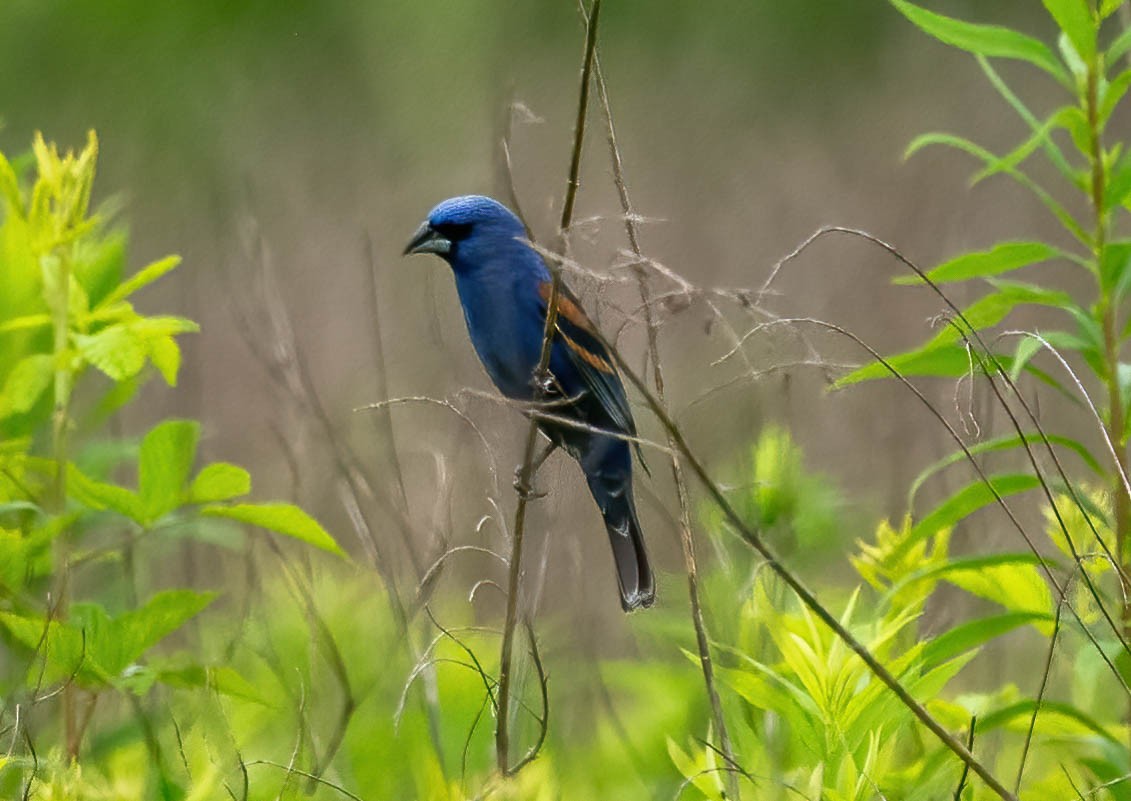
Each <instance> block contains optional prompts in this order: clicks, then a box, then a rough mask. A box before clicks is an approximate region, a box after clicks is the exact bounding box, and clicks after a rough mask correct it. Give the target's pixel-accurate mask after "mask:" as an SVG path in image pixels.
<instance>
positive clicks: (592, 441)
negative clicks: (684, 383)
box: [404, 195, 656, 612]
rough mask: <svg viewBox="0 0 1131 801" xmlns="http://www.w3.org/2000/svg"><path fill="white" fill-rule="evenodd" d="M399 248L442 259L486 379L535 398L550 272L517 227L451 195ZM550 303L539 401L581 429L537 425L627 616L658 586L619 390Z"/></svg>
mask: <svg viewBox="0 0 1131 801" xmlns="http://www.w3.org/2000/svg"><path fill="white" fill-rule="evenodd" d="M404 252H405V254H406V255H407V254H409V253H435V254H436V255H438V256H440V257H441V258H442V259H444V260H445V261H446V262H448V264H449V265H450V266H451V268H452V272H453V273H454V274H455V280H456V290H457V291H458V293H459V301H460V305H462V306H463V316H464V319H465V320H466V321H467V331H468V334H469V335H470V336H471V343H472V345H474V346H475V352H476V353H478V354H479V359H480V361H482V362H483V367H484V368H486V370H487V374H488V375H489V376H490V377H491V380H492V381H494V382H495V386H497V387H498V388H499V390H500V391H501V392H502V393H503V394H504V395H506V396H507V397H508V398H513V399H515V400H520V401H532V400H534V399H535V383H534V372H535V370H536V369H537V367H538V362H539V358H540V356H541V352H542V340H543V335H544V330H545V324H546V309H547V307H548V304H549V297H550V286H551V276H550V271H549V269H548V268H547V267H546V264H545V262H544V261H543V260H542V257H541V256H540V255H539V254H538V253H537V252H536V251H535V250H534V249H533V248H531V247H530V245H529V244H528V243H527V241H526V230H525V228H524V226H523V224H522V221H521V220H519V218H518V217H516V216H515V215H514V214H513V213H512V212H511V211H510V210H509V209H508V208H507V207H506V206H503V205H502V204H501V203H499V202H497V201H495V200H492V199H491V198H488V197H482V196H479V195H470V196H467V197H456V198H451V199H450V200H445V201H444V202H443V203H441V204H440V205H438V206H436V208H434V209H432V211H431V213H430V214H429V215H428V219H427V220H426V221H425V222H424V223H423V224H422V225H421V226H420V228H419V229H418V230H417V232H416V233H415V234H414V235H413V237H412V241H410V242H409V243H408V246H407V247H406V248H405V251H404ZM557 305H558V317H557V324H556V329H557V330H556V331H555V332H554V340H553V344H552V346H551V351H550V373H551V375H552V381H550V387H549V389H548V391H547V392H546V393H545V395H544V396H543V399H544V400H546V401H553V402H555V403H554V407H553V409H552V410H551V411H552V413H553V414H554V415H557V416H560V417H564V418H568V419H570V420H573V421H576V422H578V423H580V424H582V425H584V426H586V427H587V430H583V429H580V428H577V427H574V426H569V425H564V424H562V423H560V422H557V423H556V422H554V421H552V420H545V419H542V420H540V421H539V424H538V425H539V427H540V429H541V431H542V433H543V434H545V435H546V437H548V438H549V440H550V448H549V450H553V449H554V448H555V447H561V448H564V449H565V451H566V452H567V453H569V454H570V455H571V456H573V457H574V458H575V459H577V461H578V463H579V464H580V465H581V469H582V471H583V472H584V473H585V480H586V481H587V482H588V484H589V491H590V492H591V493H592V494H593V499H594V500H595V501H596V502H597V506H598V508H599V509H600V510H601V516H602V517H603V518H604V519H605V528H606V529H607V530H608V533H609V541H610V542H611V543H612V546H613V558H614V560H615V561H616V569H617V581H618V584H619V587H620V597H621V606H622V607H624V609H625V611H626V612H627V611H631V610H633V609H637V608H639V607H647V606H651V605H652V603H653V602H654V601H655V599H656V589H655V582H654V580H653V577H652V568H651V567H650V566H649V564H648V555H647V553H646V552H645V550H644V538H643V536H642V534H641V532H640V523H639V521H638V520H637V517H636V507H635V504H634V503H633V498H632V453H631V451H630V449H629V445H628V442H627V441H626V440H625V439H623V438H621V437H618V436H616V435H617V434H623V435H629V436H634V435H635V433H636V426H635V424H634V423H633V421H632V412H631V410H630V409H629V406H628V399H627V398H626V397H625V392H624V385H623V384H622V383H621V380H620V376H619V375H618V374H617V370H616V366H615V365H614V363H613V359H612V357H611V355H610V354H609V353H608V351H607V350H606V349H605V346H604V345H603V344H602V341H601V339H600V337H599V336H597V329H596V328H595V327H594V326H593V323H592V322H591V321H590V320H589V318H588V317H587V316H586V314H585V312H584V311H582V309H581V305H580V304H579V303H578V301H577V298H576V297H575V296H574V295H573V294H572V293H571V292H570V291H569V290H568V289H566V288H565V287H564V286H563V287H561V288H560V291H559V294H558V304H557ZM594 429H598V430H599V431H598V430H594ZM600 431H608V432H610V433H609V434H603V433H600ZM548 453H549V451H547V454H545V455H548ZM545 455H544V456H543V457H542V458H543V459H544V458H545ZM540 461H541V460H540ZM540 461H539V463H540Z"/></svg>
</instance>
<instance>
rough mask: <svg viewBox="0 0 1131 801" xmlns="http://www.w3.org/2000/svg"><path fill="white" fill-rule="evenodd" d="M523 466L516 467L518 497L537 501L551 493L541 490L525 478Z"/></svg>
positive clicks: (515, 484)
mask: <svg viewBox="0 0 1131 801" xmlns="http://www.w3.org/2000/svg"><path fill="white" fill-rule="evenodd" d="M522 467H523V466H522V465H519V466H518V467H516V468H515V469H514V491H515V492H517V493H518V497H520V498H522V499H523V500H524V501H536V500H538V499H539V498H545V497H546V496H547V495H548V494H549V493H546V492H539V491H538V490H536V489H535V488H534V487H532V486H531V485H530V483H529V482H527V481H524V480H523V478H522Z"/></svg>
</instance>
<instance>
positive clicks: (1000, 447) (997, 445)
mask: <svg viewBox="0 0 1131 801" xmlns="http://www.w3.org/2000/svg"><path fill="white" fill-rule="evenodd" d="M1023 341H1026V342H1034V341H1035V340H1032V339H1025V340H1023ZM1046 436H1047V437H1048V440H1049V442H1051V443H1052V444H1054V445H1059V446H1061V447H1063V448H1067V449H1068V450H1070V451H1072V452H1073V453H1075V454H1076V455H1077V456H1079V457H1080V460H1081V461H1082V462H1084V464H1086V465H1087V466H1088V467H1089V468H1090V469H1091V470H1092V471H1093V472H1094V473H1095V474H1096V475H1097V476H1102V475H1103V468H1102V467H1100V463H1099V462H1098V461H1097V460H1096V458H1095V457H1094V456H1092V453H1091V451H1089V450H1088V449H1087V448H1086V447H1085V446H1084V445H1083V444H1081V443H1080V442H1077V441H1076V440H1074V439H1071V438H1069V437H1062V436H1059V435H1057V434H1047V435H1046ZM1023 442H1024V443H1027V444H1030V445H1039V446H1041V447H1042V448H1043V446H1044V443H1043V441H1042V439H1041V435H1040V433H1038V432H1036V431H1034V432H1030V433H1027V434H1025V436H1024V438H1022V437H1019V436H1017V435H1016V434H1006V435H1004V436H1000V437H996V438H994V439H989V440H986V441H984V442H978V443H976V444H974V445H971V446H970V447H969V451H970V454H971V455H972V456H979V455H981V454H983V453H994V452H997V451H1006V450H1013V449H1015V448H1020V447H1021V445H1022V443H1023ZM966 458H967V457H966V454H965V453H964V452H962V451H961V450H958V451H954V452H953V453H951V454H949V455H947V456H945V457H944V458H942V459H939V460H938V461H937V462H935V463H934V464H932V465H930V466H929V467H927V468H926V469H925V470H923V471H922V472H921V473H919V475H917V476H916V477H915V480H914V481H913V482H912V483H911V489H910V491H909V492H908V505H911V502H912V501H913V500H914V498H915V495H916V494H917V493H918V492H919V489H920V488H921V487H922V486H923V484H924V483H925V482H926V481H927V479H929V478H931V477H932V476H934V475H935V474H937V473H939V472H940V471H942V470H944V469H946V468H947V467H950V466H951V465H954V464H957V463H958V462H965V461H966Z"/></svg>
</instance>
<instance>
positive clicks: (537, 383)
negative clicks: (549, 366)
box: [530, 370, 557, 395]
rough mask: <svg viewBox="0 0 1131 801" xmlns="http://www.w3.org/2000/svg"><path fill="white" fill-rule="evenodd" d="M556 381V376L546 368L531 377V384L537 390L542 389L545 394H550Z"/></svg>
mask: <svg viewBox="0 0 1131 801" xmlns="http://www.w3.org/2000/svg"><path fill="white" fill-rule="evenodd" d="M556 383H557V379H556V378H554V374H553V373H551V372H550V371H549V370H546V371H545V372H544V373H537V374H535V375H533V376H531V378H530V385H531V386H532V387H534V388H535V389H536V390H539V391H541V393H542V394H543V395H549V394H550V392H552V391H553V389H554V385H555V384H556Z"/></svg>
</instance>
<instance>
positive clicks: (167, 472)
mask: <svg viewBox="0 0 1131 801" xmlns="http://www.w3.org/2000/svg"><path fill="white" fill-rule="evenodd" d="M199 439H200V424H199V423H196V422H194V421H192V420H166V421H165V422H163V423H160V424H159V425H157V426H155V427H154V428H153V429H152V430H151V431H150V432H149V433H148V434H146V435H145V439H143V440H142V441H141V451H140V453H139V454H138V494H139V495H140V496H141V502H142V507H143V509H144V510H145V519H146V522H147V523H153V522H155V521H156V520H157V519H158V518H161V517H163V516H164V515H166V514H168V513H169V512H171V511H173V510H174V509H176V508H177V507H178V506H180V505H181V504H182V503H184V501H185V485H186V484H187V483H188V479H189V473H190V471H191V470H192V465H193V462H194V461H196V443H197V441H198V440H199Z"/></svg>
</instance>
